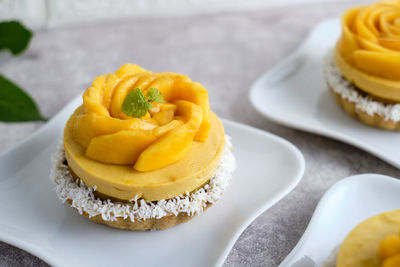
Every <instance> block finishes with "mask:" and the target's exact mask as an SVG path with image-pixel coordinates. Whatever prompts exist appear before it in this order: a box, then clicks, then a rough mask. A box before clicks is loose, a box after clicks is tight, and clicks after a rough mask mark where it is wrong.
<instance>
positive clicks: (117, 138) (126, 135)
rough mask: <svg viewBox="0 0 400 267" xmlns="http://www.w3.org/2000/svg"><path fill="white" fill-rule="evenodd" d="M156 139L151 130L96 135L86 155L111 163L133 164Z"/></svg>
mask: <svg viewBox="0 0 400 267" xmlns="http://www.w3.org/2000/svg"><path fill="white" fill-rule="evenodd" d="M155 140H156V137H155V136H154V135H153V134H152V132H151V131H120V132H117V133H114V134H108V135H102V136H98V137H94V138H93V139H92V140H91V141H90V143H89V145H88V147H87V149H86V156H87V157H89V158H91V159H94V160H97V161H100V162H103V163H109V164H123V165H128V164H133V163H134V162H136V160H137V158H138V157H139V155H140V153H142V151H143V150H144V149H146V147H148V146H149V145H150V144H151V143H153V142H154V141H155Z"/></svg>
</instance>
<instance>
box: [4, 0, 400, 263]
mask: <svg viewBox="0 0 400 267" xmlns="http://www.w3.org/2000/svg"><path fill="white" fill-rule="evenodd" d="M363 2H365V1H363ZM358 3H361V1H360V0H358V1H338V2H336V3H331V4H307V5H298V6H289V7H286V8H284V7H276V8H269V9H263V10H258V11H242V12H227V13H223V14H218V15H197V16H187V17H185V16H181V17H173V18H171V17H168V18H158V19H154V18H153V19H144V18H143V19H131V20H123V21H118V22H102V23H93V24H90V25H85V26H69V27H62V28H58V29H42V30H37V31H36V35H35V37H34V39H33V41H32V43H31V45H30V48H29V49H28V50H27V51H26V53H24V54H23V55H22V56H19V57H17V58H12V57H11V56H9V55H7V54H4V53H3V54H0V61H1V62H0V72H1V73H4V74H5V75H6V76H8V77H9V78H11V79H13V80H14V81H17V82H18V83H19V84H20V85H21V86H23V87H24V88H26V90H27V91H28V92H29V93H30V94H31V95H32V96H33V97H34V98H35V99H36V101H37V102H38V104H39V105H40V108H41V110H42V112H43V113H44V115H45V116H47V117H51V116H53V115H54V114H55V113H56V112H57V111H58V110H60V109H61V108H62V107H63V106H64V105H65V104H66V103H67V102H68V101H69V100H70V99H72V98H73V97H74V96H76V95H77V94H79V93H80V92H81V91H82V90H83V89H85V88H86V87H87V86H88V85H89V84H90V82H91V81H92V79H93V78H94V77H95V76H97V75H99V74H103V73H108V72H113V71H115V70H116V69H117V68H118V67H119V66H120V65H122V64H123V63H126V62H133V63H137V64H139V65H141V66H143V67H145V68H148V69H150V70H153V71H155V72H158V71H174V72H180V73H185V74H188V75H189V76H190V77H191V78H192V79H193V80H196V81H200V82H202V83H203V85H204V86H205V87H206V88H207V89H208V90H209V94H210V100H211V106H212V109H213V110H214V111H215V112H216V113H217V114H218V115H220V116H222V117H224V118H228V119H232V120H235V121H239V122H242V123H246V124H250V125H252V126H255V127H258V128H261V129H264V130H266V131H269V132H271V133H274V134H276V135H279V136H282V137H284V138H286V139H288V140H289V141H290V142H292V143H294V144H295V145H296V146H297V147H298V148H300V150H301V152H302V153H303V154H304V157H305V160H306V172H305V175H304V177H303V179H302V181H301V182H300V184H299V185H298V186H297V187H296V188H295V189H294V190H293V191H292V192H291V193H290V194H289V195H288V196H286V197H285V198H284V199H282V200H281V201H280V202H279V203H277V204H276V205H275V206H273V207H272V208H271V209H269V210H268V211H266V212H264V213H263V214H262V215H261V216H259V217H258V218H257V219H256V220H255V221H254V222H253V223H252V224H251V225H250V226H249V227H248V228H247V229H246V230H245V231H244V233H243V234H242V235H241V236H240V238H239V240H238V241H237V242H236V244H235V246H234V248H233V249H232V251H231V252H230V254H229V256H228V258H227V260H226V262H225V265H226V266H276V265H278V264H279V263H280V262H281V261H282V260H283V259H284V257H285V256H286V255H287V254H288V253H289V252H290V251H291V249H292V248H293V247H294V246H295V244H296V243H297V241H298V240H299V238H300V237H301V235H302V234H303V232H304V230H305V228H306V227H307V224H308V222H309V220H310V218H311V215H312V213H313V211H314V208H315V207H316V205H317V202H318V200H319V199H320V198H321V196H322V195H323V193H324V192H325V191H326V190H327V189H328V188H329V187H330V186H331V185H332V184H333V183H335V182H337V181H338V180H340V179H342V178H344V177H346V176H349V175H352V174H358V173H369V172H374V173H381V174H387V175H391V176H396V177H400V171H399V170H397V169H395V168H394V167H391V166H390V165H388V164H386V163H385V162H383V161H381V160H380V159H377V158H376V157H374V156H371V155H370V154H368V153H366V152H364V151H361V150H359V149H357V148H354V147H352V146H349V145H346V144H343V143H340V142H337V141H334V140H331V139H328V138H324V137H318V136H315V135H313V134H309V133H305V132H302V131H297V130H293V129H289V128H286V127H283V126H280V125H277V124H275V123H273V122H271V121H269V120H267V119H265V118H263V117H262V116H261V115H259V114H258V113H257V112H256V111H255V110H254V109H253V108H252V107H251V106H250V103H249V101H248V98H247V94H248V90H249V87H250V85H251V83H252V82H253V81H254V80H255V79H256V78H257V77H258V76H259V75H260V74H262V73H263V72H264V71H265V70H268V69H269V68H271V67H272V66H273V65H275V64H276V63H278V62H279V61H280V60H281V59H282V58H284V57H285V56H286V55H288V54H289V53H290V52H292V51H293V50H294V49H296V47H297V46H298V45H299V44H300V43H301V42H302V40H303V39H304V37H305V36H306V35H307V33H308V32H309V31H310V30H311V29H312V28H313V27H314V26H315V25H316V24H317V23H318V22H320V21H322V20H324V19H327V18H332V17H337V16H339V15H340V14H341V13H342V11H343V10H344V9H345V8H347V7H349V6H351V5H354V4H358ZM42 125H43V124H42V123H23V124H2V123H0V149H1V150H3V151H4V150H5V149H7V148H10V147H12V146H13V144H15V143H16V142H17V141H18V140H20V139H21V138H23V137H26V136H28V135H29V134H30V133H32V132H34V131H35V130H36V129H38V128H39V127H41V126H42ZM0 265H1V266H15V265H19V266H21V265H22V266H32V265H45V263H43V262H42V261H41V260H40V259H37V258H35V257H33V256H31V255H29V254H28V253H25V252H23V251H21V250H19V249H17V248H14V247H12V246H9V245H7V244H4V243H0Z"/></svg>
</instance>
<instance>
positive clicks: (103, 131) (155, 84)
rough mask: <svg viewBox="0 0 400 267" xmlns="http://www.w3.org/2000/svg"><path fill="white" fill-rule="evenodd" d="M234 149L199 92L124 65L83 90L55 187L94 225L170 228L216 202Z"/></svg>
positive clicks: (193, 85) (188, 83)
mask: <svg viewBox="0 0 400 267" xmlns="http://www.w3.org/2000/svg"><path fill="white" fill-rule="evenodd" d="M231 150H232V144H231V142H230V137H229V136H227V135H226V134H225V132H224V127H223V125H222V123H221V121H220V120H219V118H218V117H217V116H216V115H215V114H214V113H213V112H212V111H211V110H210V106H209V99H208V92H207V90H206V89H205V88H204V87H203V86H202V85H201V84H200V83H198V82H193V81H192V80H191V79H190V78H189V77H187V76H186V75H181V74H176V73H169V72H165V73H152V72H151V71H148V70H145V69H143V68H141V67H139V66H137V65H134V64H126V65H123V66H122V67H121V68H120V69H119V70H118V71H116V72H115V74H107V75H102V76H99V77H97V78H96V79H95V80H94V81H93V84H92V86H91V87H89V88H88V89H87V90H86V91H85V93H84V94H83V104H82V105H81V106H79V107H78V108H77V109H76V110H75V112H74V113H73V114H72V115H71V117H70V118H69V120H68V122H67V123H66V126H65V129H64V135H63V142H62V145H60V147H59V149H58V151H57V152H56V153H55V155H54V156H53V165H52V166H53V167H52V171H51V177H50V178H51V180H52V181H53V182H54V183H55V184H56V193H57V195H58V197H59V198H60V199H61V200H62V201H63V202H68V203H69V204H70V206H71V207H73V208H75V209H76V210H77V211H78V212H79V213H80V214H82V215H84V216H85V217H87V218H89V219H90V220H92V221H94V222H98V223H102V224H106V225H108V226H111V227H115V228H119V229H128V230H155V229H166V228H169V227H171V226H174V225H176V224H179V223H183V222H186V221H188V220H190V219H191V218H193V217H194V216H195V215H199V214H201V213H202V212H203V211H204V210H205V209H207V208H208V207H209V206H210V205H212V204H213V203H215V202H216V201H217V200H218V199H220V197H221V196H222V193H223V192H224V191H225V190H226V188H227V187H228V185H229V184H230V181H231V178H232V174H233V171H234V169H235V167H236V162H235V158H234V156H233V154H232V152H231Z"/></svg>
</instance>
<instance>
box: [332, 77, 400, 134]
mask: <svg viewBox="0 0 400 267" xmlns="http://www.w3.org/2000/svg"><path fill="white" fill-rule="evenodd" d="M328 87H329V89H330V91H331V92H332V94H333V96H334V97H335V101H336V103H337V104H338V105H339V106H340V107H341V108H342V109H343V110H344V111H345V112H346V113H347V114H349V115H350V116H352V117H353V118H355V119H357V120H359V121H361V122H362V123H364V124H367V125H369V126H372V127H375V128H379V129H384V130H389V131H400V122H399V121H398V122H395V121H392V120H391V119H388V120H385V118H384V117H382V116H380V115H377V114H374V115H373V116H371V115H369V114H368V113H367V112H365V111H362V110H359V109H357V107H356V103H354V102H350V101H349V100H347V99H346V98H343V97H342V96H341V95H340V94H338V93H336V92H335V90H334V89H333V87H332V86H330V85H329V84H328Z"/></svg>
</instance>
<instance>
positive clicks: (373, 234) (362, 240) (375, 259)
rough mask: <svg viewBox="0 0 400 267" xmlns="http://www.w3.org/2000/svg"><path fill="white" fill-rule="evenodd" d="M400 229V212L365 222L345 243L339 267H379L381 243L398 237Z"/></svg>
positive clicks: (340, 252)
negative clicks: (385, 239) (394, 236)
mask: <svg viewBox="0 0 400 267" xmlns="http://www.w3.org/2000/svg"><path fill="white" fill-rule="evenodd" d="M399 228H400V210H395V211H390V212H385V213H382V214H379V215H376V216H373V217H371V218H368V219H367V220H365V221H363V222H362V223H360V224H359V225H357V227H355V228H354V229H353V230H352V231H351V232H350V234H348V235H347V237H346V238H345V240H344V241H343V243H342V245H341V247H340V250H339V255H338V258H337V263H336V266H337V267H354V266H360V267H361V266H362V267H378V266H381V263H382V259H381V258H380V256H379V254H378V248H379V246H380V243H381V241H382V240H383V239H384V238H385V237H387V236H389V235H394V234H395V235H397V234H398V233H399Z"/></svg>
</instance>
